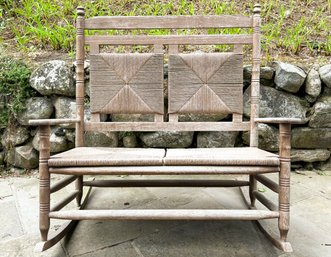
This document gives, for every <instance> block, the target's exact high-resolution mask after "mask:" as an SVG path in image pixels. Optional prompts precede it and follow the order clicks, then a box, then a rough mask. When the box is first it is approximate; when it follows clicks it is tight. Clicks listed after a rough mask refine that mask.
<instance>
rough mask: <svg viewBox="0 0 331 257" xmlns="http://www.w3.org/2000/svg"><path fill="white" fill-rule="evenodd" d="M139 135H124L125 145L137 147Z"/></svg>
mask: <svg viewBox="0 0 331 257" xmlns="http://www.w3.org/2000/svg"><path fill="white" fill-rule="evenodd" d="M137 145H138V142H137V137H136V135H134V134H128V135H125V136H124V137H123V146H124V147H127V148H134V147H137Z"/></svg>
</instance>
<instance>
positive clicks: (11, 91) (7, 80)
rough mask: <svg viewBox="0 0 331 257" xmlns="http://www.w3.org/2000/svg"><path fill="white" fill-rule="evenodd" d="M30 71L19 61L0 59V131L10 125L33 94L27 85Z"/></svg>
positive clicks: (7, 58) (6, 58)
mask: <svg viewBox="0 0 331 257" xmlns="http://www.w3.org/2000/svg"><path fill="white" fill-rule="evenodd" d="M30 75H31V70H30V68H29V67H28V66H27V64H25V63H24V62H23V61H21V60H17V59H13V58H9V57H3V58H0V129H1V128H4V127H6V126H7V125H9V124H11V123H12V122H13V120H14V119H15V118H16V115H17V114H18V113H20V112H22V111H23V110H24V108H25V106H24V104H25V100H26V99H27V98H29V97H31V96H33V95H34V94H35V93H34V91H33V89H32V88H31V87H30V85H29V78H30Z"/></svg>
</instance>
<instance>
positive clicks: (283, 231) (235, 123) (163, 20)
mask: <svg viewBox="0 0 331 257" xmlns="http://www.w3.org/2000/svg"><path fill="white" fill-rule="evenodd" d="M77 14H78V17H77V23H76V27H77V39H76V46H77V49H76V50H77V55H76V64H77V67H76V74H77V76H76V107H77V118H75V119H52V120H49V119H48V120H31V121H30V124H31V125H35V126H39V131H40V161H39V178H40V190H39V194H40V196H39V202H40V204H39V205H40V212H39V224H40V233H41V242H40V243H38V244H37V246H36V250H37V251H44V250H46V249H48V248H50V247H52V246H53V245H54V244H56V243H57V242H58V241H59V240H60V239H61V238H63V237H64V236H65V235H66V234H67V233H68V232H69V231H70V230H72V229H73V228H74V225H75V224H76V222H77V221H78V220H89V219H119V220H138V219H144V220H254V221H256V222H257V224H258V227H259V228H260V229H261V230H262V231H263V232H264V233H265V234H266V236H267V237H268V238H269V239H270V241H271V242H272V243H273V244H274V245H275V246H276V247H278V248H279V249H281V250H283V251H285V252H291V251H292V247H291V245H290V243H289V242H288V241H287V234H288V230H289V208H290V202H289V198H290V197H289V194H290V171H291V160H290V146H291V123H298V124H299V123H301V122H302V121H301V120H299V119H295V118H258V113H259V86H260V81H259V79H260V51H261V49H260V40H261V39H260V37H261V36H260V6H259V5H255V6H254V14H253V16H252V17H244V16H229V15H224V16H176V17H175V16H164V17H147V16H146V17H141V16H140V17H93V18H90V19H86V20H85V18H84V8H82V7H78V9H77ZM232 27H242V28H253V33H252V34H247V35H246V34H240V35H222V34H219V35H171V36H142V35H138V36H85V30H105V29H123V30H130V29H154V28H161V29H162V28H163V29H165V28H167V29H177V28H184V29H186V28H193V29H196V28H198V29H204V28H232ZM134 44H147V45H154V52H155V53H163V46H164V45H168V46H169V48H168V49H169V54H178V45H180V44H193V45H196V44H204V45H212V44H229V45H233V46H234V50H233V52H235V53H242V49H243V48H242V46H243V45H244V44H250V45H252V46H253V57H252V82H251V120H250V121H248V122H247V121H243V118H242V114H237V113H234V114H233V119H232V121H230V122H178V117H179V113H170V114H169V121H168V122H166V121H164V117H163V114H159V113H155V115H154V122H102V121H100V113H97V112H95V113H92V118H91V121H90V122H87V121H84V59H85V50H84V48H85V45H89V49H90V54H92V55H93V54H99V51H100V46H101V45H134ZM259 122H262V123H275V124H279V133H280V134H279V137H280V146H279V157H278V158H279V163H280V164H279V165H277V166H270V165H269V166H263V165H258V164H256V163H254V161H253V162H252V163H249V165H241V164H240V163H237V164H236V163H233V165H200V166H196V165H170V166H167V165H158V166H157V165H154V166H153V165H150V166H140V165H138V164H135V163H133V164H132V165H130V166H128V165H124V166H111V165H106V166H105V165H104V166H100V165H97V164H96V163H90V165H88V166H75V165H64V166H54V165H53V166H52V165H49V164H50V163H51V161H50V160H52V157H51V156H50V141H49V138H50V127H51V126H53V125H60V124H75V126H76V139H75V140H76V141H75V146H76V149H78V150H79V148H80V147H83V146H84V132H85V131H192V130H196V131H199V130H203V131H228V130H230V131H243V130H247V131H250V147H251V148H257V147H258V131H257V124H258V123H259ZM210 151H213V150H212V149H210ZM265 173H279V181H278V183H275V182H274V181H272V180H270V179H269V178H267V177H266V176H264V175H263V174H265ZM51 174H65V175H67V177H66V178H65V179H63V180H61V181H60V182H58V183H56V184H54V185H52V186H51V185H50V177H51ZM91 174H92V175H106V174H113V175H114V174H116V175H118V174H122V175H123V174H129V175H130V174H140V175H164V174H167V175H173V176H175V175H178V174H187V175H195V174H200V175H201V174H246V175H249V180H248V181H240V180H233V181H232V180H206V179H205V180H201V179H200V180H195V179H188V180H183V179H170V180H169V179H166V180H161V179H158V180H155V179H149V180H131V179H130V180H125V181H118V180H95V181H84V180H83V175H91ZM72 182H75V188H76V190H74V192H72V193H71V194H69V195H68V197H66V198H65V199H63V200H62V201H61V202H59V203H57V204H56V205H55V206H51V205H50V197H51V194H52V193H54V192H57V191H58V190H60V189H62V188H64V187H66V186H67V185H68V184H70V183H72ZM257 182H260V183H262V184H263V185H265V186H266V187H268V188H270V189H271V190H272V191H274V192H275V193H277V194H278V195H279V203H278V206H277V205H275V204H274V203H272V202H271V201H269V200H268V199H267V198H266V197H265V196H264V195H263V194H261V193H260V192H259V191H258V190H257ZM136 186H139V187H175V186H176V187H178V186H183V187H201V186H208V187H230V186H231V187H232V186H234V187H240V188H241V189H242V193H243V195H244V196H245V199H246V203H247V207H248V209H247V210H219V209H208V210H205V209H196V210H184V209H183V210H178V209H176V210H158V209H152V210H131V209H130V210H83V209H84V207H85V205H86V203H87V199H88V196H89V192H90V190H91V188H92V187H136ZM83 187H88V188H89V189H88V193H87V194H85V199H84V200H83V201H82V197H83ZM247 187H248V189H247ZM74 199H76V201H77V204H78V207H79V208H78V210H66V211H61V209H62V208H63V207H65V206H66V205H67V204H68V203H70V202H71V201H72V200H74ZM256 200H258V201H259V202H261V203H262V204H263V205H264V206H265V207H266V209H267V210H257V209H256V207H255V202H256ZM271 218H276V219H278V227H279V231H280V236H275V235H273V234H271V233H270V231H267V230H266V229H265V228H264V227H263V226H262V224H261V223H260V220H263V219H271ZM51 219H67V220H69V222H68V223H65V224H64V225H63V226H62V228H61V229H59V230H58V231H57V232H56V233H55V234H54V235H50V233H49V229H50V220H51Z"/></svg>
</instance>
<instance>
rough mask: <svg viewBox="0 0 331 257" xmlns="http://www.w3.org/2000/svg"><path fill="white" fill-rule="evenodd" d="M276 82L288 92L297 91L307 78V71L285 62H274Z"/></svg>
mask: <svg viewBox="0 0 331 257" xmlns="http://www.w3.org/2000/svg"><path fill="white" fill-rule="evenodd" d="M272 67H273V68H274V69H275V78H274V81H275V84H276V86H277V87H278V88H281V89H282V90H285V91H287V92H291V93H296V92H298V91H299V89H300V87H301V86H302V85H303V82H304V81H305V79H306V73H305V72H304V71H303V70H302V69H300V68H299V67H297V66H295V65H292V64H289V63H283V62H273V64H272Z"/></svg>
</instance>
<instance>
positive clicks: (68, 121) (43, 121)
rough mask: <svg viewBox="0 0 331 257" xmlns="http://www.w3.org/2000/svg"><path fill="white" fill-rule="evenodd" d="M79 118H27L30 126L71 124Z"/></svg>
mask: <svg viewBox="0 0 331 257" xmlns="http://www.w3.org/2000/svg"><path fill="white" fill-rule="evenodd" d="M78 122H79V119H40V120H29V125H31V126H46V125H48V126H53V125H60V124H73V123H78Z"/></svg>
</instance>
